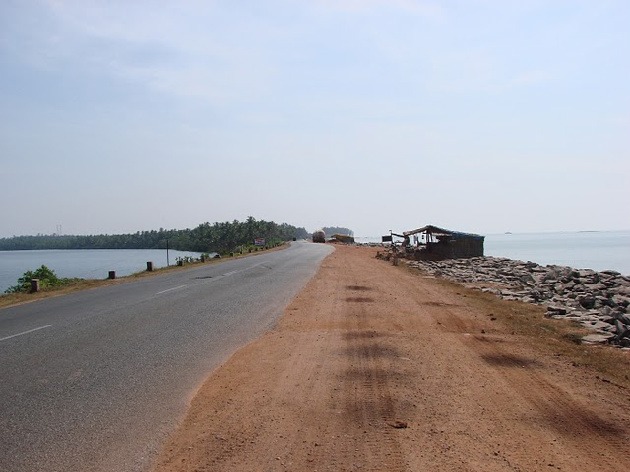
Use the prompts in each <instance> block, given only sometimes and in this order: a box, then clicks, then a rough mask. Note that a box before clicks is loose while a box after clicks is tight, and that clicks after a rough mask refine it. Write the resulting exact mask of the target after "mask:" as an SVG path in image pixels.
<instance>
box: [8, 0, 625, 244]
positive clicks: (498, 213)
mask: <svg viewBox="0 0 630 472" xmlns="http://www.w3.org/2000/svg"><path fill="white" fill-rule="evenodd" d="M629 24H630V2H628V1H626V0H618V1H615V0H597V1H595V0H592V1H591V0H589V1H580V0H572V1H564V0H540V1H538V0H531V1H528V0H518V1H512V0H461V1H449V0H444V1H424V0H418V1H416V0H308V1H307V0H269V1H264V0H256V1H239V0H225V1H220V0H217V1H181V2H179V1H178V2H172V1H159V0H153V1H102V2H99V1H86V0H80V1H63V0H41V1H31V0H0V201H1V202H2V204H1V205H0V237H10V236H13V235H29V234H38V233H41V234H52V233H63V234H118V233H134V232H136V231H143V230H152V229H159V228H165V229H184V228H194V227H196V226H198V225H199V224H201V223H204V222H211V223H212V222H215V221H232V220H235V219H236V220H241V221H242V220H244V219H246V218H247V217H248V216H253V217H254V218H256V219H264V220H271V221H276V222H278V223H281V222H286V223H289V224H292V225H295V226H298V227H302V226H303V227H305V228H306V229H307V230H308V231H314V230H316V229H318V228H320V227H323V226H344V227H348V228H350V229H352V230H353V231H354V233H355V235H357V236H379V235H383V234H389V230H393V231H394V232H397V231H404V230H410V229H414V228H417V227H421V226H424V225H426V224H433V225H437V226H441V227H445V228H449V229H454V230H460V231H468V232H475V233H480V234H493V233H502V232H507V231H511V232H542V231H580V230H627V229H630V221H629V219H628V214H629V212H628V208H629V202H630V85H629V84H630V28H629V27H628V25H629Z"/></svg>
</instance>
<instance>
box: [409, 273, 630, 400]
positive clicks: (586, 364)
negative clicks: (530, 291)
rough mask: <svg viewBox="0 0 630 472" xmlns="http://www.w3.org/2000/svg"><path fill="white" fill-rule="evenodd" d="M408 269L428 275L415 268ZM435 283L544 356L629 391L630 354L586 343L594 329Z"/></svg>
mask: <svg viewBox="0 0 630 472" xmlns="http://www.w3.org/2000/svg"><path fill="white" fill-rule="evenodd" d="M406 270H409V271H410V272H412V273H415V274H416V275H419V276H423V275H425V274H424V273H422V272H420V271H418V270H416V269H411V268H406ZM434 280H435V283H437V284H440V285H441V286H443V287H444V288H447V289H448V290H449V291H451V293H452V294H453V297H454V298H455V297H458V298H459V297H462V298H464V300H465V303H466V304H468V306H470V307H472V308H475V309H477V310H478V311H480V312H482V313H486V314H487V316H488V319H489V320H490V318H492V319H493V322H494V323H498V324H497V325H495V326H496V327H497V328H498V329H500V330H501V331H504V332H505V333H506V334H514V335H518V336H520V337H522V338H525V339H526V340H527V344H528V345H529V346H530V347H533V348H535V349H537V350H538V351H540V352H541V353H543V354H545V355H549V356H554V357H558V358H563V359H565V360H566V361H567V362H568V363H570V364H571V365H572V366H574V367H576V368H588V369H592V370H593V371H594V372H596V373H597V374H598V375H599V377H600V380H602V381H604V382H611V383H614V384H616V385H618V386H621V387H623V388H626V389H630V351H628V350H622V349H619V348H617V347H614V346H611V345H600V344H583V343H582V341H581V339H582V337H583V336H585V335H587V334H590V333H592V331H591V330H588V329H586V328H584V327H582V326H581V325H579V324H578V323H576V322H574V321H569V320H556V319H552V318H547V317H546V316H545V312H546V309H545V308H544V307H543V306H541V305H535V304H531V303H524V302H518V301H508V300H502V299H500V298H498V297H497V296H495V295H493V294H491V293H484V292H481V291H480V290H477V289H474V288H468V287H466V286H464V285H462V284H459V283H456V282H452V281H449V280H446V279H441V278H436V279H434Z"/></svg>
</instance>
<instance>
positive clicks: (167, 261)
mask: <svg viewBox="0 0 630 472" xmlns="http://www.w3.org/2000/svg"><path fill="white" fill-rule="evenodd" d="M170 265H171V264H170V263H169V260H168V239H167V240H166V267H169V266H170Z"/></svg>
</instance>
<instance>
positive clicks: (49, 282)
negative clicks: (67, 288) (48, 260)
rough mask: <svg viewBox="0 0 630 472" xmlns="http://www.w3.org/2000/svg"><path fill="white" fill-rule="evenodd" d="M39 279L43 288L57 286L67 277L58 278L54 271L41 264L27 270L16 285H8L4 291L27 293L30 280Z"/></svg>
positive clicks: (62, 283)
mask: <svg viewBox="0 0 630 472" xmlns="http://www.w3.org/2000/svg"><path fill="white" fill-rule="evenodd" d="M33 279H39V286H40V287H41V288H42V289H43V288H48V287H59V286H60V285H64V284H65V283H67V281H68V280H67V279H60V278H59V277H57V274H55V271H54V270H52V269H49V268H48V267H46V266H45V265H42V266H41V267H40V268H39V269H36V270H27V271H26V272H24V274H23V275H22V277H20V278H19V279H18V280H17V285H13V286H12V287H9V288H8V289H7V290H6V291H5V293H28V292H30V291H31V280H33Z"/></svg>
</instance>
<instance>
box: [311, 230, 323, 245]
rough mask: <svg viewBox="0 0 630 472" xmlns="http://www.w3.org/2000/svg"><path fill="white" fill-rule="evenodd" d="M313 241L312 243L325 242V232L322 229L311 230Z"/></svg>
mask: <svg viewBox="0 0 630 472" xmlns="http://www.w3.org/2000/svg"><path fill="white" fill-rule="evenodd" d="M313 242H314V243H325V242H326V233H324V230H322V229H318V230H317V231H313Z"/></svg>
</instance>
